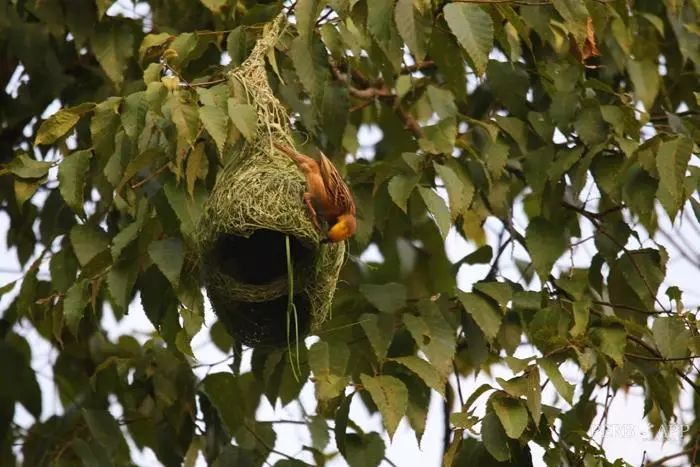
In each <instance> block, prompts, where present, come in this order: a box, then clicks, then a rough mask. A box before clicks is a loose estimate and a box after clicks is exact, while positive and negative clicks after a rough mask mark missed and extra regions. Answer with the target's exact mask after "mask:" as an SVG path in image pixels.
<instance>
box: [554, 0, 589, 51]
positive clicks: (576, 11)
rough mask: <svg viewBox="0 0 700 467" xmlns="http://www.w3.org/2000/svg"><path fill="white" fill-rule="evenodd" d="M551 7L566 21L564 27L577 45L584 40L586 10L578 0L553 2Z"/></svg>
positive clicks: (555, 0) (557, 0)
mask: <svg viewBox="0 0 700 467" xmlns="http://www.w3.org/2000/svg"><path fill="white" fill-rule="evenodd" d="M552 5H554V8H556V10H557V12H559V14H560V15H561V17H562V18H564V21H566V27H567V28H568V29H569V32H570V33H571V34H573V36H574V39H575V40H576V42H578V43H582V42H583V41H584V39H585V38H586V20H587V19H588V10H587V9H586V5H585V3H584V2H581V1H580V0H553V2H552Z"/></svg>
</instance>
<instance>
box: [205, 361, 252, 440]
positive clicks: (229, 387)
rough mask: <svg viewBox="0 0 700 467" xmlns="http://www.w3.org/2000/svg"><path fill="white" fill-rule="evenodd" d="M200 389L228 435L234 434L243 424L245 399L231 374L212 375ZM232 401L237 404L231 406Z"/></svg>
mask: <svg viewBox="0 0 700 467" xmlns="http://www.w3.org/2000/svg"><path fill="white" fill-rule="evenodd" d="M202 387H203V388H204V392H205V393H206V395H207V398H208V399H209V400H210V401H211V403H212V405H213V406H214V407H216V411H217V412H218V413H219V417H221V420H222V421H223V422H224V425H225V426H226V428H227V429H228V431H229V433H235V432H236V430H237V429H239V428H240V426H241V425H242V424H243V418H244V412H243V411H244V410H245V408H244V407H243V404H242V402H244V401H245V398H244V395H243V394H242V390H241V387H240V386H239V385H238V384H237V382H236V379H235V378H234V377H233V375H232V374H231V373H214V374H210V375H208V376H207V377H206V378H204V380H203V381H202ZM232 400H236V401H239V402H238V403H237V404H232V403H231V401H232Z"/></svg>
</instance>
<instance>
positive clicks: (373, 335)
mask: <svg viewBox="0 0 700 467" xmlns="http://www.w3.org/2000/svg"><path fill="white" fill-rule="evenodd" d="M360 325H361V326H362V329H363V330H364V331H365V334H367V339H369V343H370V345H371V346H372V350H374V354H375V355H376V356H377V361H378V362H380V363H381V362H383V361H384V358H385V357H386V353H387V351H388V350H389V346H390V345H391V341H392V339H393V338H394V327H395V326H396V323H395V318H394V316H393V315H390V314H387V313H379V314H374V313H365V314H363V315H362V316H360Z"/></svg>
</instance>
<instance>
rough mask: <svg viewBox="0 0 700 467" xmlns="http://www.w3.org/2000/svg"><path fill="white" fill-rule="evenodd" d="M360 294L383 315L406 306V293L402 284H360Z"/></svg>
mask: <svg viewBox="0 0 700 467" xmlns="http://www.w3.org/2000/svg"><path fill="white" fill-rule="evenodd" d="M360 292H361V293H362V295H364V296H365V298H367V300H368V301H369V302H370V303H371V304H372V305H373V306H374V307H375V308H377V309H378V310H379V311H382V312H384V313H394V312H396V311H398V310H400V309H401V308H403V307H404V306H406V294H407V291H406V286H405V285H403V284H397V283H395V282H390V283H388V284H381V285H380V284H362V285H360Z"/></svg>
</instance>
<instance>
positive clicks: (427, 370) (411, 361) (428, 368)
mask: <svg viewBox="0 0 700 467" xmlns="http://www.w3.org/2000/svg"><path fill="white" fill-rule="evenodd" d="M391 361H392V362H396V363H400V364H401V365H403V366H405V367H406V368H408V369H409V370H411V371H412V372H414V373H415V374H416V375H417V376H418V377H419V378H420V379H421V380H423V382H424V383H425V384H426V385H427V386H428V387H430V388H433V389H435V390H436V391H437V392H438V393H439V394H440V395H441V396H442V397H445V383H447V378H446V377H445V376H444V375H443V374H441V373H440V372H439V371H437V370H436V369H435V367H434V366H433V365H431V364H430V363H428V362H426V361H425V360H423V359H422V358H418V357H416V356H415V355H410V356H408V357H397V358H392V359H391Z"/></svg>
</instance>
